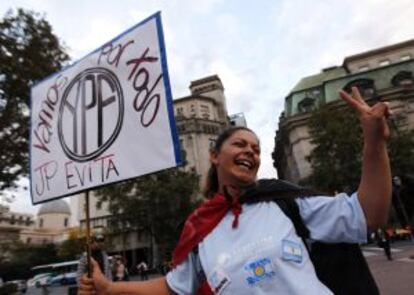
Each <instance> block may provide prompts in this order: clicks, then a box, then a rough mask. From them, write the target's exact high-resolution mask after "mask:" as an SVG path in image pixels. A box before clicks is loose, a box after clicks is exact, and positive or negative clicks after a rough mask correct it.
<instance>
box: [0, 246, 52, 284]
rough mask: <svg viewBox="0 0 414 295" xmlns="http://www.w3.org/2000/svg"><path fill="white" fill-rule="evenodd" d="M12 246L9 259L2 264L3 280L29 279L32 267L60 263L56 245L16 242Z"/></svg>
mask: <svg viewBox="0 0 414 295" xmlns="http://www.w3.org/2000/svg"><path fill="white" fill-rule="evenodd" d="M11 246H12V247H11V249H10V256H9V258H8V259H7V260H4V261H1V263H0V277H2V278H3V280H7V281H8V280H15V279H22V278H23V279H28V278H29V277H30V276H31V275H32V274H31V268H32V267H34V266H36V265H42V264H49V263H55V262H57V261H59V259H58V257H57V249H56V246H55V245H54V244H45V245H38V246H36V245H25V244H23V243H21V242H16V243H14V244H13V245H11Z"/></svg>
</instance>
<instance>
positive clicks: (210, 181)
mask: <svg viewBox="0 0 414 295" xmlns="http://www.w3.org/2000/svg"><path fill="white" fill-rule="evenodd" d="M240 130H245V131H249V132H251V133H253V134H255V133H254V132H253V131H252V130H251V129H249V128H247V127H243V126H237V127H231V128H228V129H226V130H224V131H223V132H222V133H221V134H220V135H219V137H218V138H217V140H216V143H215V144H214V147H213V148H212V150H213V151H216V152H219V151H220V149H221V147H222V145H223V143H224V142H225V141H226V140H227V139H228V138H230V137H231V136H232V135H233V134H234V133H236V132H237V131H240ZM218 189H219V183H218V176H217V169H216V166H215V165H214V164H213V163H211V165H210V169H209V170H208V173H207V179H206V183H205V185H204V189H203V195H204V197H205V198H207V199H210V198H212V197H213V195H214V193H215V192H217V191H218Z"/></svg>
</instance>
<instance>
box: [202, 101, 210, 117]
mask: <svg viewBox="0 0 414 295" xmlns="http://www.w3.org/2000/svg"><path fill="white" fill-rule="evenodd" d="M200 112H201V117H202V118H203V119H206V120H208V119H210V108H209V107H208V105H204V104H202V105H200Z"/></svg>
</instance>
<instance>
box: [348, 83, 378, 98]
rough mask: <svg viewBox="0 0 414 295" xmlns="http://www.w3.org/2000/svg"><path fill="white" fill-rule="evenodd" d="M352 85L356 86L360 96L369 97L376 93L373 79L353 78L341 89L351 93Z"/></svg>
mask: <svg viewBox="0 0 414 295" xmlns="http://www.w3.org/2000/svg"><path fill="white" fill-rule="evenodd" d="M352 87H357V88H358V90H359V92H360V93H361V95H362V97H364V98H371V97H373V96H375V94H376V90H375V83H374V80H371V79H357V80H353V81H351V82H349V83H348V84H346V85H345V87H344V88H343V90H344V91H345V92H348V93H351V92H352V91H351V88H352Z"/></svg>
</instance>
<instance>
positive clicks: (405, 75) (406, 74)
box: [391, 71, 414, 87]
mask: <svg viewBox="0 0 414 295" xmlns="http://www.w3.org/2000/svg"><path fill="white" fill-rule="evenodd" d="M413 82H414V81H413V73H412V72H410V71H400V72H398V73H397V74H396V75H395V76H394V77H392V79H391V83H392V85H393V86H395V87H398V86H409V85H413Z"/></svg>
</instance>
